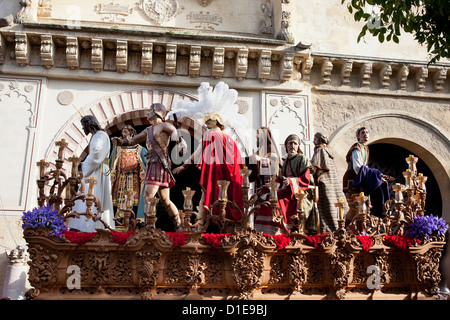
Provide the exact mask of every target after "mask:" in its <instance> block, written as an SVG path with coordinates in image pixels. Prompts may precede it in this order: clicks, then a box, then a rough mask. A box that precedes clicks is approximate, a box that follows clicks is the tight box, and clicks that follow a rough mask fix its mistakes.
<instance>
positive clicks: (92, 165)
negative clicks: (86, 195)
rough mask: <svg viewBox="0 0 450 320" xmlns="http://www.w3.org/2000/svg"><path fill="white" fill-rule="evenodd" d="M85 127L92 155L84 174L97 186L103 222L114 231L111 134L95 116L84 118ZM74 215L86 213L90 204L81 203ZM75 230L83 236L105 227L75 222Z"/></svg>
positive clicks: (83, 166) (82, 220)
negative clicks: (83, 233) (110, 170)
mask: <svg viewBox="0 0 450 320" xmlns="http://www.w3.org/2000/svg"><path fill="white" fill-rule="evenodd" d="M81 125H82V127H83V131H84V133H85V134H86V135H89V134H91V135H92V136H91V140H90V142H89V154H88V155H87V156H86V158H85V159H84V161H83V162H82V163H81V164H80V165H81V171H82V173H83V180H84V179H88V178H91V177H94V178H95V180H96V181H97V183H96V184H95V186H94V190H93V195H94V196H96V197H97V198H98V199H99V200H100V203H101V207H102V211H103V212H102V213H101V216H100V218H101V220H102V221H103V222H105V223H106V224H107V225H109V227H111V228H114V227H115V223H114V220H113V218H114V209H113V204H112V198H111V181H110V177H109V166H108V164H107V163H108V157H109V151H110V148H111V144H110V142H109V136H108V134H107V133H106V132H105V131H104V130H103V129H102V128H101V127H100V124H99V123H98V121H97V119H96V118H95V117H94V116H91V115H87V116H84V117H83V118H81ZM91 209H92V213H93V214H96V213H97V208H96V207H95V206H93V207H92V208H91ZM72 210H73V211H74V212H78V213H83V212H86V203H85V202H83V201H81V200H77V201H75V205H74V207H73V209H72ZM67 226H68V227H69V228H70V229H72V230H78V231H81V232H95V229H98V228H100V229H103V228H104V225H103V224H102V223H101V222H100V221H96V222H95V221H93V219H89V220H87V221H86V217H84V216H81V217H80V218H71V219H70V220H69V223H68V225H67Z"/></svg>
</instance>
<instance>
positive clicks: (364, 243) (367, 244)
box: [356, 235, 373, 251]
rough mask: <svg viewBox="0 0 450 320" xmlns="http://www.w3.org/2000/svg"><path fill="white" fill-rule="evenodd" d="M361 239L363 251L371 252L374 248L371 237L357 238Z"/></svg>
mask: <svg viewBox="0 0 450 320" xmlns="http://www.w3.org/2000/svg"><path fill="white" fill-rule="evenodd" d="M356 237H357V238H358V239H359V242H361V245H362V249H363V250H364V251H369V249H370V248H371V247H372V244H373V241H372V238H370V237H369V236H359V235H357V236H356Z"/></svg>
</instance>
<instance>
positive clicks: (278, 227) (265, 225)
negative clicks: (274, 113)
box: [255, 134, 317, 235]
mask: <svg viewBox="0 0 450 320" xmlns="http://www.w3.org/2000/svg"><path fill="white" fill-rule="evenodd" d="M300 142H301V140H300V138H299V137H298V136H297V135H295V134H291V135H289V136H288V137H287V138H286V140H285V142H284V146H285V149H286V153H287V158H286V160H285V161H284V163H283V166H282V168H281V173H280V176H279V177H278V179H277V180H276V182H278V183H279V184H280V186H279V189H278V191H277V199H278V201H277V206H278V207H279V208H280V211H281V212H277V218H280V216H279V215H280V214H281V215H282V217H281V220H282V223H283V224H280V223H278V222H275V221H274V220H273V218H272V211H271V208H270V207H261V208H260V209H259V210H258V212H257V214H256V216H255V229H256V230H257V231H260V232H264V233H267V234H270V235H275V234H281V233H286V232H290V231H291V230H292V229H293V228H294V221H295V219H296V215H297V207H298V202H297V199H296V197H295V195H296V194H298V193H300V192H303V193H305V194H306V195H307V197H306V198H305V199H304V200H303V208H304V211H305V229H306V230H305V231H306V232H308V233H313V232H317V221H316V218H317V217H316V211H315V203H314V201H315V194H314V188H310V185H311V186H313V185H314V178H313V175H312V173H313V170H314V167H313V166H312V164H311V162H310V161H309V159H308V158H307V157H305V156H304V155H303V152H302V151H301V149H300Z"/></svg>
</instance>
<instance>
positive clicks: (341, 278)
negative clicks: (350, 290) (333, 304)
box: [331, 250, 354, 300]
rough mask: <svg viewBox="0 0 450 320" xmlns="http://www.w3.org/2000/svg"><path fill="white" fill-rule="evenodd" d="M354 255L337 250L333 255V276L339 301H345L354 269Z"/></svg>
mask: <svg viewBox="0 0 450 320" xmlns="http://www.w3.org/2000/svg"><path fill="white" fill-rule="evenodd" d="M353 259H354V255H353V254H352V253H348V252H345V251H343V250H337V251H336V252H335V253H334V254H332V255H331V274H332V276H333V278H334V281H333V282H334V287H335V290H336V296H337V298H338V299H340V300H342V299H345V295H346V287H347V285H348V283H349V277H350V274H351V271H352V269H353V266H352V264H353Z"/></svg>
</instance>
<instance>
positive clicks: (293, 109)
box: [262, 93, 312, 156]
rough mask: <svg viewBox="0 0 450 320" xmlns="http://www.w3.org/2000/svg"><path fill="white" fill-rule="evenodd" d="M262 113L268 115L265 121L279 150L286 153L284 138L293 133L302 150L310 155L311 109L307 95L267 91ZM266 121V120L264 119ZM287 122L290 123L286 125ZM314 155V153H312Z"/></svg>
mask: <svg viewBox="0 0 450 320" xmlns="http://www.w3.org/2000/svg"><path fill="white" fill-rule="evenodd" d="M264 101H265V103H264V108H265V110H262V114H263V115H265V116H266V119H265V123H266V125H267V126H268V127H269V128H271V130H272V133H273V135H274V137H275V140H276V141H277V142H278V145H279V150H280V151H281V152H282V153H284V152H285V149H284V145H283V144H284V140H285V139H286V137H287V136H288V135H289V134H291V133H295V134H297V135H298V136H299V137H300V139H301V140H302V142H301V149H302V151H303V152H304V153H305V154H306V155H307V156H308V155H309V154H311V152H312V147H311V142H312V137H311V119H310V117H311V110H309V109H310V107H309V102H308V101H309V99H308V96H307V95H301V94H282V93H265V94H264ZM263 123H264V121H263ZM286 123H290V125H289V126H286V125H285V124H286ZM311 155H312V154H311Z"/></svg>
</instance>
